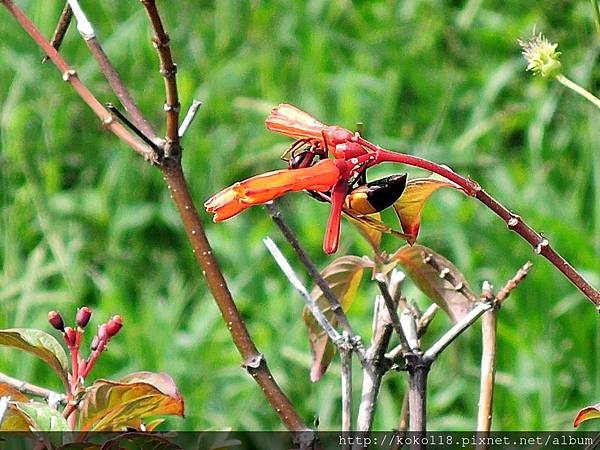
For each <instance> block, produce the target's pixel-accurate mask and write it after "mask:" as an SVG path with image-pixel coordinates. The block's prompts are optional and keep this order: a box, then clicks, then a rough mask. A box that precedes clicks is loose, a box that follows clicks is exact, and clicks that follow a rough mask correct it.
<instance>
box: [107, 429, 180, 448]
mask: <svg viewBox="0 0 600 450" xmlns="http://www.w3.org/2000/svg"><path fill="white" fill-rule="evenodd" d="M126 448H132V449H133V448H135V449H136V450H146V449H147V450H181V447H180V446H179V445H177V444H175V443H174V442H171V441H169V440H168V439H167V438H165V437H162V436H157V435H154V434H148V433H139V432H135V431H134V432H130V433H124V434H122V435H120V436H117V437H115V438H113V439H111V440H109V441H106V442H105V443H104V445H103V446H102V450H121V449H126Z"/></svg>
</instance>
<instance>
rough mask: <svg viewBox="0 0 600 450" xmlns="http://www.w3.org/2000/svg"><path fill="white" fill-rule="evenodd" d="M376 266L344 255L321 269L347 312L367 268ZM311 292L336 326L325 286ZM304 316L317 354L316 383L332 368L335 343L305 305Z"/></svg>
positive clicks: (312, 370) (313, 364)
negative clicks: (322, 289) (325, 292)
mask: <svg viewBox="0 0 600 450" xmlns="http://www.w3.org/2000/svg"><path fill="white" fill-rule="evenodd" d="M373 266H374V264H373V262H372V261H370V260H369V259H367V258H359V257H358V256H342V257H340V258H337V259H336V260H335V261H333V262H332V263H331V264H329V265H328V266H327V267H326V268H325V269H324V270H323V271H322V272H321V275H322V276H323V278H324V279H325V281H326V282H327V283H328V284H329V286H330V287H331V289H332V290H333V292H334V294H335V295H336V297H337V298H338V299H339V300H340V303H341V305H342V309H343V310H344V311H347V310H348V309H349V308H350V306H351V305H352V301H353V300H354V297H355V295H356V291H357V289H358V285H359V283H360V280H361V278H362V275H363V271H364V269H365V268H368V267H373ZM310 295H311V297H312V298H313V300H314V301H315V303H316V304H317V305H318V306H319V308H320V309H321V311H323V314H324V315H325V317H326V318H327V319H328V320H329V321H330V322H331V324H332V325H334V326H335V325H336V323H337V320H336V317H335V314H334V312H333V311H332V309H331V306H330V304H329V302H328V301H327V299H326V298H325V296H324V295H323V292H322V291H321V289H320V288H319V287H318V286H315V287H314V289H313V290H312V292H311V294H310ZM302 315H303V318H304V323H305V324H306V327H307V329H308V336H309V339H310V346H311V350H312V353H313V363H312V368H311V371H310V379H311V381H313V382H316V381H318V380H319V379H320V378H321V377H322V376H323V374H324V373H325V371H326V370H327V367H329V363H331V360H332V359H333V356H334V355H335V345H334V344H333V343H332V342H331V339H329V336H327V333H326V332H325V330H323V329H322V328H321V327H320V326H319V324H318V322H317V321H316V320H315V318H314V317H313V315H312V314H311V313H310V311H309V310H308V309H307V308H304V312H303V314H302Z"/></svg>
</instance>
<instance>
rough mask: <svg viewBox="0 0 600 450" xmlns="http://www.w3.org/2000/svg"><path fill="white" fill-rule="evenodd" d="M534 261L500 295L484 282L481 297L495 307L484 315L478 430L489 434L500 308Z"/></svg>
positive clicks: (506, 285) (518, 273)
mask: <svg viewBox="0 0 600 450" xmlns="http://www.w3.org/2000/svg"><path fill="white" fill-rule="evenodd" d="M531 267H532V264H531V261H527V262H526V263H525V264H524V265H523V267H521V268H520V269H519V270H518V271H517V273H516V274H515V276H513V277H512V278H511V279H510V280H508V282H507V283H506V284H505V285H504V287H503V288H502V289H501V290H500V292H499V293H498V295H497V296H495V297H494V295H493V293H492V290H491V286H490V285H489V283H484V286H483V292H482V298H485V299H486V300H488V301H491V302H492V304H493V305H494V307H493V308H492V309H491V310H489V311H488V312H486V313H485V314H484V315H483V317H482V318H481V332H482V333H481V334H482V350H481V381H480V386H479V409H478V414H477V431H478V432H480V433H485V434H486V435H487V434H489V432H490V430H491V427H492V413H493V410H492V405H493V400H494V383H495V376H496V339H497V334H496V327H497V323H498V310H499V308H500V305H501V303H502V302H503V301H504V300H506V298H507V297H508V296H509V294H510V292H511V291H512V290H513V289H515V288H516V287H517V286H518V285H519V283H521V281H523V280H524V279H525V277H526V276H527V274H528V273H529V270H530V269H531ZM477 448H478V449H482V450H485V449H487V448H489V446H488V445H487V444H485V443H484V444H483V445H479V446H478V447H477Z"/></svg>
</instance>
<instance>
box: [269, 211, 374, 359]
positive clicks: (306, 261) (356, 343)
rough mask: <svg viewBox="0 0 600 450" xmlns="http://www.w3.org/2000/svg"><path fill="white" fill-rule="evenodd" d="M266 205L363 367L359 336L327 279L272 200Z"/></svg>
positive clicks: (363, 351) (363, 354)
mask: <svg viewBox="0 0 600 450" xmlns="http://www.w3.org/2000/svg"><path fill="white" fill-rule="evenodd" d="M266 206H267V210H268V211H269V214H270V215H271V218H272V219H273V222H275V224H276V225H277V227H278V228H279V230H280V231H281V234H283V236H284V237H285V238H286V239H287V241H288V242H289V243H290V245H291V246H292V248H293V249H294V251H295V252H296V255H298V259H300V262H301V263H302V264H303V265H304V267H306V270H307V271H308V274H309V275H310V277H311V278H312V280H313V282H314V283H315V284H316V285H317V286H319V288H320V289H321V291H322V292H323V296H324V297H325V299H327V301H328V302H329V305H330V306H331V310H332V311H333V313H334V314H335V317H336V318H337V320H338V322H339V324H340V325H341V327H342V329H343V330H344V331H346V333H348V337H349V339H350V343H351V344H352V346H353V348H354V351H355V352H356V355H357V356H358V359H359V360H360V362H361V364H362V366H363V367H364V366H365V349H364V347H363V346H362V344H361V342H360V338H359V337H357V335H356V334H355V333H354V331H353V330H352V326H351V325H350V322H348V317H346V313H344V310H343V309H342V305H341V304H340V301H339V300H338V298H337V296H336V295H335V293H334V292H333V291H332V290H331V287H330V286H329V284H327V281H325V279H324V278H323V277H322V276H321V273H320V272H319V270H318V269H317V267H316V266H315V264H314V263H313V262H312V260H311V259H310V257H309V256H308V255H307V253H306V252H305V251H304V248H302V245H301V244H300V242H299V241H298V238H296V235H295V234H294V232H293V231H292V229H291V228H290V227H289V225H288V224H287V222H286V221H285V220H284V219H283V216H282V215H281V211H280V210H279V208H278V207H277V206H276V205H275V203H273V202H271V203H267V205H266Z"/></svg>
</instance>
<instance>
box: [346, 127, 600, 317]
mask: <svg viewBox="0 0 600 450" xmlns="http://www.w3.org/2000/svg"><path fill="white" fill-rule="evenodd" d="M357 142H359V143H360V144H361V145H364V146H365V147H367V148H368V149H370V150H372V151H373V152H375V154H376V158H375V160H374V161H373V162H372V163H370V164H369V165H370V166H373V165H375V164H378V163H382V162H397V163H402V164H406V165H409V166H414V167H420V168H421V169H425V170H429V171H430V172H433V173H437V174H438V175H441V176H443V177H445V178H447V179H448V180H450V181H452V182H454V183H456V184H457V185H458V186H459V187H460V189H461V190H463V191H464V192H465V193H466V194H468V195H470V196H471V197H475V198H476V199H477V200H479V201H480V202H481V203H483V204H484V205H485V206H487V207H488V208H489V209H490V210H492V211H493V212H494V213H496V214H497V215H498V216H500V217H501V218H502V220H504V221H505V222H506V224H507V225H508V228H509V229H510V230H512V231H514V232H515V233H517V234H518V235H519V236H521V237H522V238H523V239H525V240H526V241H527V242H529V244H531V246H532V247H533V249H534V251H535V253H537V254H539V255H542V256H543V257H544V258H546V259H547V260H548V261H550V262H551V263H552V265H554V267H556V268H557V269H558V270H560V271H561V272H562V273H563V274H564V275H565V276H566V277H567V278H568V279H569V280H570V281H571V282H572V283H573V284H574V285H575V286H576V287H577V288H578V289H579V290H580V291H581V292H582V293H583V294H584V295H585V296H586V297H587V298H588V299H590V300H591V301H592V303H594V305H596V309H597V310H598V312H600V292H598V291H597V290H596V289H595V288H594V287H593V286H592V285H590V284H589V283H588V282H587V281H586V280H585V279H584V278H583V277H582V276H581V274H579V273H578V272H577V271H576V270H575V269H574V268H573V266H571V264H569V262H567V260H565V259H564V258H563V257H562V256H561V255H560V254H559V253H557V252H556V250H554V249H553V248H552V247H551V246H550V242H549V241H548V239H547V238H545V237H544V236H542V235H541V234H539V233H538V232H536V231H535V230H534V229H533V228H531V227H530V226H529V225H528V224H527V223H525V222H524V221H523V219H522V218H521V217H520V216H518V215H517V214H514V213H512V212H511V211H509V210H508V209H507V208H506V207H505V206H503V205H502V204H501V203H500V202H498V201H497V200H496V199H495V198H493V197H492V196H491V195H490V194H488V193H487V192H485V191H484V190H483V189H482V188H481V187H480V186H479V184H478V183H476V182H475V181H473V180H471V179H469V178H465V177H463V176H462V175H460V174H458V173H456V172H453V171H452V170H450V169H449V168H447V167H444V166H440V165H439V164H436V163H434V162H432V161H428V160H426V159H423V158H419V157H418V156H413V155H407V154H405V153H396V152H391V151H389V150H385V149H382V148H381V147H379V146H378V145H374V144H372V143H371V142H369V141H367V140H365V139H363V138H362V137H358V138H357Z"/></svg>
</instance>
